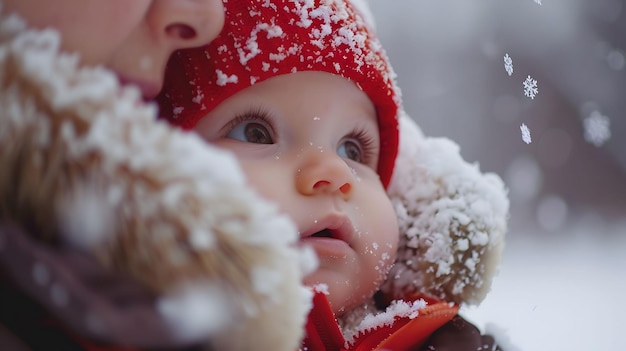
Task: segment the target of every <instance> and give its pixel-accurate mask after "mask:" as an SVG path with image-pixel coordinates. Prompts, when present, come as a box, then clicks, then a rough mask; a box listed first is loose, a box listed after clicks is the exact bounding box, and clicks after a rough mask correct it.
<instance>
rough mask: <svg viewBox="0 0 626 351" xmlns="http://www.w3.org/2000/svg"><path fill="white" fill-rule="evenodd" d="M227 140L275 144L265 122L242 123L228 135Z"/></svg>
mask: <svg viewBox="0 0 626 351" xmlns="http://www.w3.org/2000/svg"><path fill="white" fill-rule="evenodd" d="M226 138H230V139H235V140H239V141H243V142H246V143H253V144H274V139H273V138H272V133H271V132H270V128H269V127H268V126H267V125H266V124H265V122H263V121H242V122H240V123H238V124H237V125H235V126H234V127H233V128H232V129H231V130H230V132H228V134H226Z"/></svg>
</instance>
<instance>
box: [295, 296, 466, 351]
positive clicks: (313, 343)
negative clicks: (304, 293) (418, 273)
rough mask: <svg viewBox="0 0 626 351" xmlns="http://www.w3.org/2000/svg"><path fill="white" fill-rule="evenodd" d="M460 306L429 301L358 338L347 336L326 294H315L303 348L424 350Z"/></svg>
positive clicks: (330, 350)
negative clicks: (411, 313)
mask: <svg viewBox="0 0 626 351" xmlns="http://www.w3.org/2000/svg"><path fill="white" fill-rule="evenodd" d="M458 310H459V307H458V306H457V305H454V304H450V303H448V302H444V301H436V300H427V305H426V307H424V308H421V309H419V310H418V312H419V313H418V315H417V316H416V317H414V318H409V317H395V318H394V321H393V324H391V325H387V324H384V325H380V326H378V327H375V328H374V329H370V330H369V331H367V332H366V333H362V334H360V335H359V336H357V337H356V339H355V340H354V342H353V343H352V344H350V345H348V344H347V342H346V340H345V339H344V337H343V335H342V333H341V330H340V329H339V325H338V324H337V319H336V318H335V315H334V314H333V312H332V309H331V307H330V304H329V302H328V299H327V298H326V295H325V294H324V293H321V292H317V293H315V296H314V298H313V309H312V310H311V312H310V314H309V319H308V322H307V325H306V338H305V340H304V341H303V344H302V350H303V351H304V350H306V351H376V350H387V351H406V350H415V349H421V347H422V346H423V345H424V343H425V342H426V341H427V340H428V338H429V337H430V336H431V335H432V334H433V332H435V331H436V330H437V329H439V328H441V327H442V326H443V325H444V324H446V323H448V322H449V321H450V320H452V319H453V318H454V317H455V316H456V315H457V313H458Z"/></svg>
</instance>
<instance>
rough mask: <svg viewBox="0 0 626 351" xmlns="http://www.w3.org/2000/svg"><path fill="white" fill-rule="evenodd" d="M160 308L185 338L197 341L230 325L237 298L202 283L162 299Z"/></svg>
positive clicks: (177, 331) (179, 334)
mask: <svg viewBox="0 0 626 351" xmlns="http://www.w3.org/2000/svg"><path fill="white" fill-rule="evenodd" d="M157 308H158V311H159V313H161V314H162V315H163V316H164V317H165V318H166V320H167V321H168V322H169V324H170V325H171V327H172V329H173V331H174V332H175V333H176V335H177V336H178V337H179V338H180V339H181V340H190V341H193V340H197V339H199V338H205V337H207V336H210V335H211V334H214V333H216V332H218V331H220V330H222V328H224V327H226V326H227V325H228V324H230V323H231V322H232V321H231V316H232V314H233V312H232V308H233V301H232V300H231V299H230V298H229V297H228V295H227V294H226V293H225V292H224V291H222V290H220V289H218V288H217V287H216V286H213V285H209V284H198V285H193V286H186V287H184V288H179V290H178V291H176V293H175V294H173V295H171V296H167V297H164V298H161V299H160V300H159V301H158V303H157Z"/></svg>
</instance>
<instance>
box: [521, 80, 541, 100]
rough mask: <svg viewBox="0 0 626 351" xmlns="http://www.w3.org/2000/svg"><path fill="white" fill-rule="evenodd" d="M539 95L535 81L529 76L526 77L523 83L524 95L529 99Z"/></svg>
mask: <svg viewBox="0 0 626 351" xmlns="http://www.w3.org/2000/svg"><path fill="white" fill-rule="evenodd" d="M537 93H539V89H538V88H537V80H535V79H533V78H532V77H531V76H528V77H527V78H526V80H525V81H524V95H525V96H526V97H529V98H531V99H533V100H534V99H535V96H537Z"/></svg>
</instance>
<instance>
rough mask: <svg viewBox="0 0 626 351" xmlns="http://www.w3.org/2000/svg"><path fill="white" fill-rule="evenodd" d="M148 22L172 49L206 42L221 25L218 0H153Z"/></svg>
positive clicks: (220, 8) (212, 37) (216, 33)
mask: <svg viewBox="0 0 626 351" xmlns="http://www.w3.org/2000/svg"><path fill="white" fill-rule="evenodd" d="M149 11H150V16H149V22H150V25H151V26H152V27H153V28H156V30H157V31H158V33H159V35H161V36H162V38H163V39H164V40H166V41H167V42H168V44H169V45H170V47H171V48H172V50H178V49H184V48H191V47H197V46H201V45H204V44H208V43H209V42H210V41H211V40H213V39H215V37H216V36H217V35H218V34H219V33H220V31H221V30H222V27H223V26H224V5H223V4H222V0H156V1H155V2H154V3H153V4H152V7H151V8H150V10H149Z"/></svg>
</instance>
